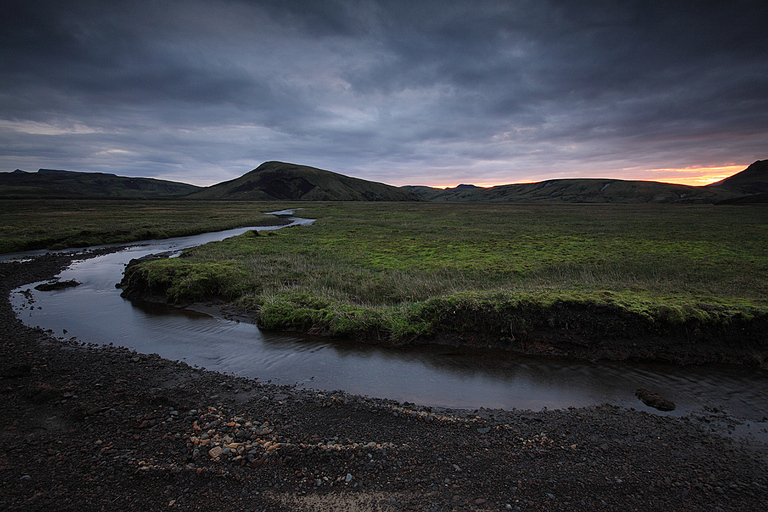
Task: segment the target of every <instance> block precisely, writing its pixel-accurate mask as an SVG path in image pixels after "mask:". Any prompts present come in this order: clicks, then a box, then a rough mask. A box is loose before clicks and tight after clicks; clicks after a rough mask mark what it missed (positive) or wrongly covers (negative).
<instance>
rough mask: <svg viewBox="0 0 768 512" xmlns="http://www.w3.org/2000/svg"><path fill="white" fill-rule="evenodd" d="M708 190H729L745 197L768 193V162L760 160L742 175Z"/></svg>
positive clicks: (709, 186)
mask: <svg viewBox="0 0 768 512" xmlns="http://www.w3.org/2000/svg"><path fill="white" fill-rule="evenodd" d="M706 188H712V189H727V190H731V191H734V192H740V193H741V194H744V195H753V194H758V195H759V194H765V193H768V160H758V161H757V162H755V163H753V164H751V165H750V166H749V167H747V168H746V169H744V170H743V171H741V172H740V173H737V174H734V175H733V176H731V177H730V178H725V179H724V180H720V181H718V182H717V183H712V184H710V185H707V187H706Z"/></svg>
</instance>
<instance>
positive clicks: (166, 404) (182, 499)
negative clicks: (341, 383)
mask: <svg viewBox="0 0 768 512" xmlns="http://www.w3.org/2000/svg"><path fill="white" fill-rule="evenodd" d="M67 263H68V259H67V258H66V257H61V256H55V257H45V258H39V259H37V260H35V261H33V262H29V263H3V264H0V296H1V297H2V302H1V303H0V346H1V347H2V348H1V350H2V357H0V392H1V393H2V396H0V447H1V448H0V479H2V484H3V485H2V491H0V509H3V510H72V509H78V510H102V509H103V510H160V509H169V510H173V509H179V510H259V511H260V510H276V511H277V510H285V511H288V510H382V511H390V510H391V511H398V510H434V511H443V510H473V509H477V510H619V509H621V510H643V511H645V510H665V511H666V510H707V511H718V510H750V511H751V510H762V509H764V508H765V503H766V498H768V477H767V476H766V475H767V474H768V472H766V469H768V458H767V457H766V452H765V448H764V447H757V448H755V447H754V446H753V447H742V446H740V445H739V443H738V442H735V441H732V440H730V439H727V438H723V437H719V436H716V435H712V434H711V433H709V432H708V431H707V430H706V429H705V427H704V425H705V423H704V422H702V421H700V420H697V419H695V418H671V417H664V416H660V415H652V414H647V413H644V412H638V411H634V410H624V409H620V408H617V407H612V406H601V407H595V408H586V409H571V410H564V411H544V412H537V413H532V412H528V411H525V412H516V411H511V412H505V411H491V410H479V411H446V410H436V409H429V408H420V407H417V406H414V405H409V404H398V403H395V402H392V401H387V400H375V399H369V398H365V397H356V396H350V395H346V394H344V393H341V392H334V393H319V392H316V391H307V390H299V389H295V388H290V387H276V386H272V385H269V384H262V383H259V382H257V381H253V380H245V379H241V378H238V377H234V376H227V375H221V374H216V373H212V372H207V371H202V370H199V369H195V368H191V367H189V366H187V365H186V364H183V363H177V362H172V361H167V360H163V359H161V358H159V357H157V356H151V355H141V354H136V353H132V352H129V351H127V350H124V349H120V348H114V347H104V348H100V347H92V346H90V347H89V346H80V345H78V344H77V343H76V342H67V343H65V342H62V341H60V340H53V339H51V338H50V337H49V336H48V335H46V334H45V333H42V332H39V331H37V330H33V329H29V328H26V327H24V326H23V325H22V324H21V322H19V321H18V320H17V319H16V318H15V317H14V315H13V312H12V310H11V307H10V304H9V302H8V300H7V295H8V292H9V291H10V290H11V289H12V288H14V287H16V286H19V285H21V284H24V283H28V282H33V281H37V280H41V279H44V278H48V277H50V276H52V275H54V274H55V273H56V272H58V271H59V269H60V268H62V266H64V265H66V264H67ZM107 341H108V340H107ZM717 414H718V413H716V412H712V416H713V417H714V416H717Z"/></svg>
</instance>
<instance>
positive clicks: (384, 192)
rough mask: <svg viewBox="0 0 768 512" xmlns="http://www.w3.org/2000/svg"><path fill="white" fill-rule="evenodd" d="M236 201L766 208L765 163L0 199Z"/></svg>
mask: <svg viewBox="0 0 768 512" xmlns="http://www.w3.org/2000/svg"><path fill="white" fill-rule="evenodd" d="M182 197H183V198H185V199H186V198H188V199H191V200H195V199H198V200H239V201H275V200H281V201H435V202H485V203H549V204H556V203H614V204H640V203H681V204H754V203H765V202H768V160H758V161H757V162H755V163H753V164H752V165H750V166H749V167H747V168H746V169H745V170H743V171H742V172H740V173H737V174H735V175H733V176H731V177H729V178H726V179H724V180H722V181H719V182H717V183H713V184H711V185H707V186H703V187H693V186H687V185H676V184H672V183H660V182H655V181H628V180H618V179H609V178H604V179H557V180H547V181H541V182H538V183H522V184H511V185H497V186H495V187H491V188H482V187H477V186H475V185H466V184H464V185H459V186H457V187H455V188H447V189H439V188H432V187H423V186H406V187H394V186H391V185H386V184H384V183H378V182H373V181H367V180H362V179H359V178H352V177H349V176H345V175H343V174H338V173H335V172H331V171H326V170H322V169H317V168H315V167H309V166H305V165H296V164H291V163H284V162H265V163H263V164H261V165H260V166H259V167H258V168H256V169H254V170H252V171H250V172H248V173H246V174H244V175H243V176H241V177H239V178H236V179H234V180H230V181H225V182H223V183H218V184H216V185H212V186H210V187H206V188H201V187H196V186H194V185H188V184H185V183H177V182H172V181H163V180H156V179H152V178H127V177H123V176H116V175H114V174H102V173H86V172H71V171H56V170H50V169H40V170H39V171H38V172H36V173H33V172H25V171H19V170H17V171H14V172H4V173H0V198H1V199H14V198H71V199H75V198H114V199H117V198H131V199H162V198H182Z"/></svg>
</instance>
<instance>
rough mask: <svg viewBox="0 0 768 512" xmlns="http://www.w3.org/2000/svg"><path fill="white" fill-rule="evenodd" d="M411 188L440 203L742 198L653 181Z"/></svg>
mask: <svg viewBox="0 0 768 512" xmlns="http://www.w3.org/2000/svg"><path fill="white" fill-rule="evenodd" d="M425 189H428V187H409V190H411V191H413V192H416V193H419V194H421V195H422V197H424V198H425V199H428V200H430V201H437V202H489V203H617V204H637V203H716V202H720V201H723V200H726V199H730V198H733V197H737V196H740V195H742V194H741V193H740V192H738V191H734V190H732V189H728V188H721V189H717V188H705V187H691V186H687V185H675V184H671V183H658V182H653V181H626V180H617V179H609V178H605V179H563V180H548V181H542V182H538V183H522V184H514V185H497V186H495V187H491V188H479V187H475V188H468V187H466V186H465V187H457V188H452V189H445V190H439V189H431V190H425Z"/></svg>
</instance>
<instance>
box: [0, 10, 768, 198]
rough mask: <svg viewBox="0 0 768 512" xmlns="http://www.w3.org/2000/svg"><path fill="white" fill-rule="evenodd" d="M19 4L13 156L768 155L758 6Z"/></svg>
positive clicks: (527, 168) (508, 167)
mask: <svg viewBox="0 0 768 512" xmlns="http://www.w3.org/2000/svg"><path fill="white" fill-rule="evenodd" d="M4 9H6V12H7V13H8V15H7V16H4V17H3V21H2V22H0V23H2V25H0V28H2V33H1V34H0V45H2V48H1V49H2V51H1V52H0V66H1V67H2V69H1V71H2V76H3V79H2V81H1V82H0V144H2V147H3V148H4V151H3V154H2V155H0V165H2V167H3V170H10V169H9V168H13V167H26V168H36V167H50V166H55V167H67V168H71V169H77V170H101V171H110V172H118V173H122V174H134V175H153V176H166V177H173V178H174V179H188V180H190V181H195V182H215V181H220V180H223V179H228V178H231V177H234V176H236V175H239V174H242V173H243V172H245V171H246V170H248V169H250V168H252V167H255V166H256V165H258V164H259V163H260V162H261V161H263V160H266V159H282V160H289V161H297V162H299V163H306V164H310V165H316V166H319V167H325V168H329V169H332V170H337V171H340V172H346V173H349V174H353V175H357V176H361V177H365V178H369V179H376V180H381V181H386V182H389V183H396V184H404V183H406V182H411V183H434V184H438V183H446V184H447V183H452V182H453V183H456V182H460V181H463V182H468V181H475V182H480V183H482V182H486V183H487V182H512V181H515V180H517V179H523V178H527V179H531V178H533V177H537V176H538V177H540V178H541V179H544V178H548V177H556V176H562V175H571V176H575V175H585V174H588V173H592V175H595V174H594V173H598V174H600V173H601V172H602V174H603V175H605V174H607V173H612V174H613V175H616V176H619V174H618V172H620V170H621V169H622V168H627V167H645V168H653V167H676V166H690V165H717V164H723V163H726V162H739V163H749V162H751V161H753V160H755V159H757V158H765V157H766V156H765V154H761V151H764V148H765V147H766V142H768V119H767V117H768V116H766V115H765V112H768V93H767V92H766V91H768V62H767V61H768V59H766V58H765V54H766V53H765V52H766V49H768V35H767V34H766V31H765V30H764V29H763V27H762V25H761V24H762V22H763V20H765V19H766V16H765V15H766V12H765V11H766V10H765V8H764V7H762V6H761V4H760V3H759V2H729V3H727V4H723V3H721V2H712V3H710V2H690V3H687V2H667V3H661V2H603V3H600V2H588V3H585V2H576V1H574V2H568V1H549V2H545V1H536V2H525V1H519V2H510V1H485V2H465V1H462V2H459V1H454V2H451V1H440V2H425V1H423V2H373V1H351V0H350V1H329V2H315V1H306V2H284V1H277V0H274V1H267V0H264V1H245V0H244V1H226V0H220V1H213V2H204V1H198V2H195V1H168V2H160V3H158V2H145V1H134V2H131V1H128V2H120V3H117V4H114V5H113V4H112V3H104V2H77V1H75V2H11V3H10V5H9V6H8V7H5V8H4ZM537 173H538V174H537Z"/></svg>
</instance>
